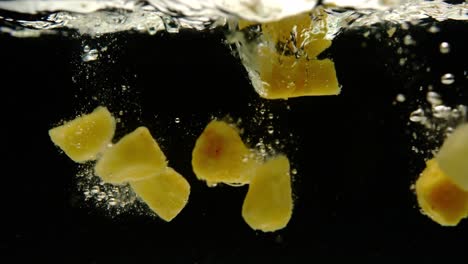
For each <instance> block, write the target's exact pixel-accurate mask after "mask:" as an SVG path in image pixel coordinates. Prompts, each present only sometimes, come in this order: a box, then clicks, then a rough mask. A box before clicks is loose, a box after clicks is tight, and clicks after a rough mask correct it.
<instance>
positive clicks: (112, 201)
mask: <svg viewBox="0 0 468 264" xmlns="http://www.w3.org/2000/svg"><path fill="white" fill-rule="evenodd" d="M109 205H111V206H116V205H117V200H116V199H115V198H110V199H109Z"/></svg>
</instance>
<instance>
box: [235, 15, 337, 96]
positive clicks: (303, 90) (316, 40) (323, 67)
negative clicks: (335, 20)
mask: <svg viewBox="0 0 468 264" xmlns="http://www.w3.org/2000/svg"><path fill="white" fill-rule="evenodd" d="M320 12H321V13H320ZM319 15H323V16H326V13H325V12H323V11H319ZM322 21H325V20H322ZM323 23H326V22H323ZM312 28H313V23H312V19H311V15H310V14H309V13H303V14H299V15H297V16H292V17H288V18H285V19H282V20H280V21H276V22H270V23H265V24H262V33H263V40H264V42H263V43H262V44H261V45H258V46H257V48H255V49H253V51H252V52H251V53H253V54H249V55H248V56H244V58H245V59H244V60H245V62H247V63H251V64H252V65H249V67H248V68H251V69H253V70H255V71H254V73H252V70H250V75H251V77H252V78H253V79H252V84H253V85H254V87H255V90H256V91H257V92H258V93H259V94H260V96H262V97H263V98H266V99H287V98H292V97H300V96H320V95H337V94H339V93H340V87H339V84H338V80H337V77H336V71H335V64H334V63H333V62H332V61H331V60H329V59H325V60H318V59H317V56H318V55H319V54H320V53H322V52H323V51H324V50H325V49H327V48H328V47H330V45H331V40H327V39H325V32H324V31H325V29H326V25H322V24H321V25H320V27H319V28H320V29H322V30H321V31H320V30H319V32H316V31H314V33H312ZM246 50H247V51H248V49H246ZM247 53H248V52H247Z"/></svg>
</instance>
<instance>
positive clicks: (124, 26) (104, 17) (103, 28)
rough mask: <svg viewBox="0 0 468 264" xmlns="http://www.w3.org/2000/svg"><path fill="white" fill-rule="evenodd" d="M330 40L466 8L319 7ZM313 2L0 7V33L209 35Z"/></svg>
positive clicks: (367, 1) (400, 2)
mask: <svg viewBox="0 0 468 264" xmlns="http://www.w3.org/2000/svg"><path fill="white" fill-rule="evenodd" d="M323 3H324V4H325V7H326V11H327V13H328V14H329V16H327V18H326V19H327V21H326V22H327V23H326V24H327V25H328V27H329V28H328V32H329V33H328V37H329V38H331V37H333V36H334V35H336V34H337V33H338V32H339V31H340V30H342V29H344V28H347V27H356V26H369V25H372V24H375V23H381V22H393V23H403V22H408V21H410V22H414V23H417V21H421V20H424V19H427V18H432V19H435V20H437V21H444V20H447V19H456V20H467V18H468V6H467V4H466V3H461V4H449V3H445V2H443V1H430V2H429V1H415V0H413V1H411V0H386V1H381V0H359V1H349V0H334V1H323ZM316 5H317V1H315V0H292V1H280V0H235V1H228V0H209V1H207V0H198V1H190V0H178V1H175V0H172V1H168V0H158V1H156V0H149V1H136V0H130V1H124V0H71V1H65V0H61V1H50V0H48V1H30V0H26V1H21V0H14V1H1V2H0V32H6V33H9V34H11V35H14V36H17V37H25V36H26V37H31V36H39V35H40V34H44V33H55V32H58V30H59V29H71V30H75V31H77V32H79V33H80V34H89V35H92V36H95V35H100V34H106V33H113V32H119V31H129V30H132V31H137V32H146V33H149V34H155V33H157V32H158V31H161V30H165V31H167V32H169V33H177V32H179V30H181V29H192V30H209V29H213V28H216V27H220V26H224V25H226V23H227V22H228V21H230V20H237V19H244V20H249V21H256V22H267V21H275V20H278V19H281V18H284V17H287V16H291V15H295V14H298V13H302V12H304V11H308V10H311V9H313V8H314V7H315V6H316Z"/></svg>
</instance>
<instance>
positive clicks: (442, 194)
mask: <svg viewBox="0 0 468 264" xmlns="http://www.w3.org/2000/svg"><path fill="white" fill-rule="evenodd" d="M416 195H417V198H418V203H419V206H420V207H421V209H422V210H423V211H424V213H425V214H427V216H429V217H430V218H431V219H432V220H434V221H435V222H437V223H438V224H440V225H442V226H455V225H457V224H458V222H460V220H461V219H463V218H465V217H467V216H468V192H465V191H463V190H462V189H460V188H458V187H457V185H455V184H454V183H453V182H452V181H451V180H450V179H449V178H448V177H447V175H446V174H445V173H444V172H443V171H442V170H441V169H440V168H439V164H438V163H437V161H436V160H435V159H432V160H429V161H428V162H427V166H426V169H425V170H424V171H423V172H422V173H421V175H420V176H419V179H418V180H417V181H416Z"/></svg>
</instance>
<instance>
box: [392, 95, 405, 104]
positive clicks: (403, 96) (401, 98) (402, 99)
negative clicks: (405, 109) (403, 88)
mask: <svg viewBox="0 0 468 264" xmlns="http://www.w3.org/2000/svg"><path fill="white" fill-rule="evenodd" d="M395 99H396V101H397V102H400V103H403V102H404V101H406V97H405V95H404V94H397V96H396V98H395Z"/></svg>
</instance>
